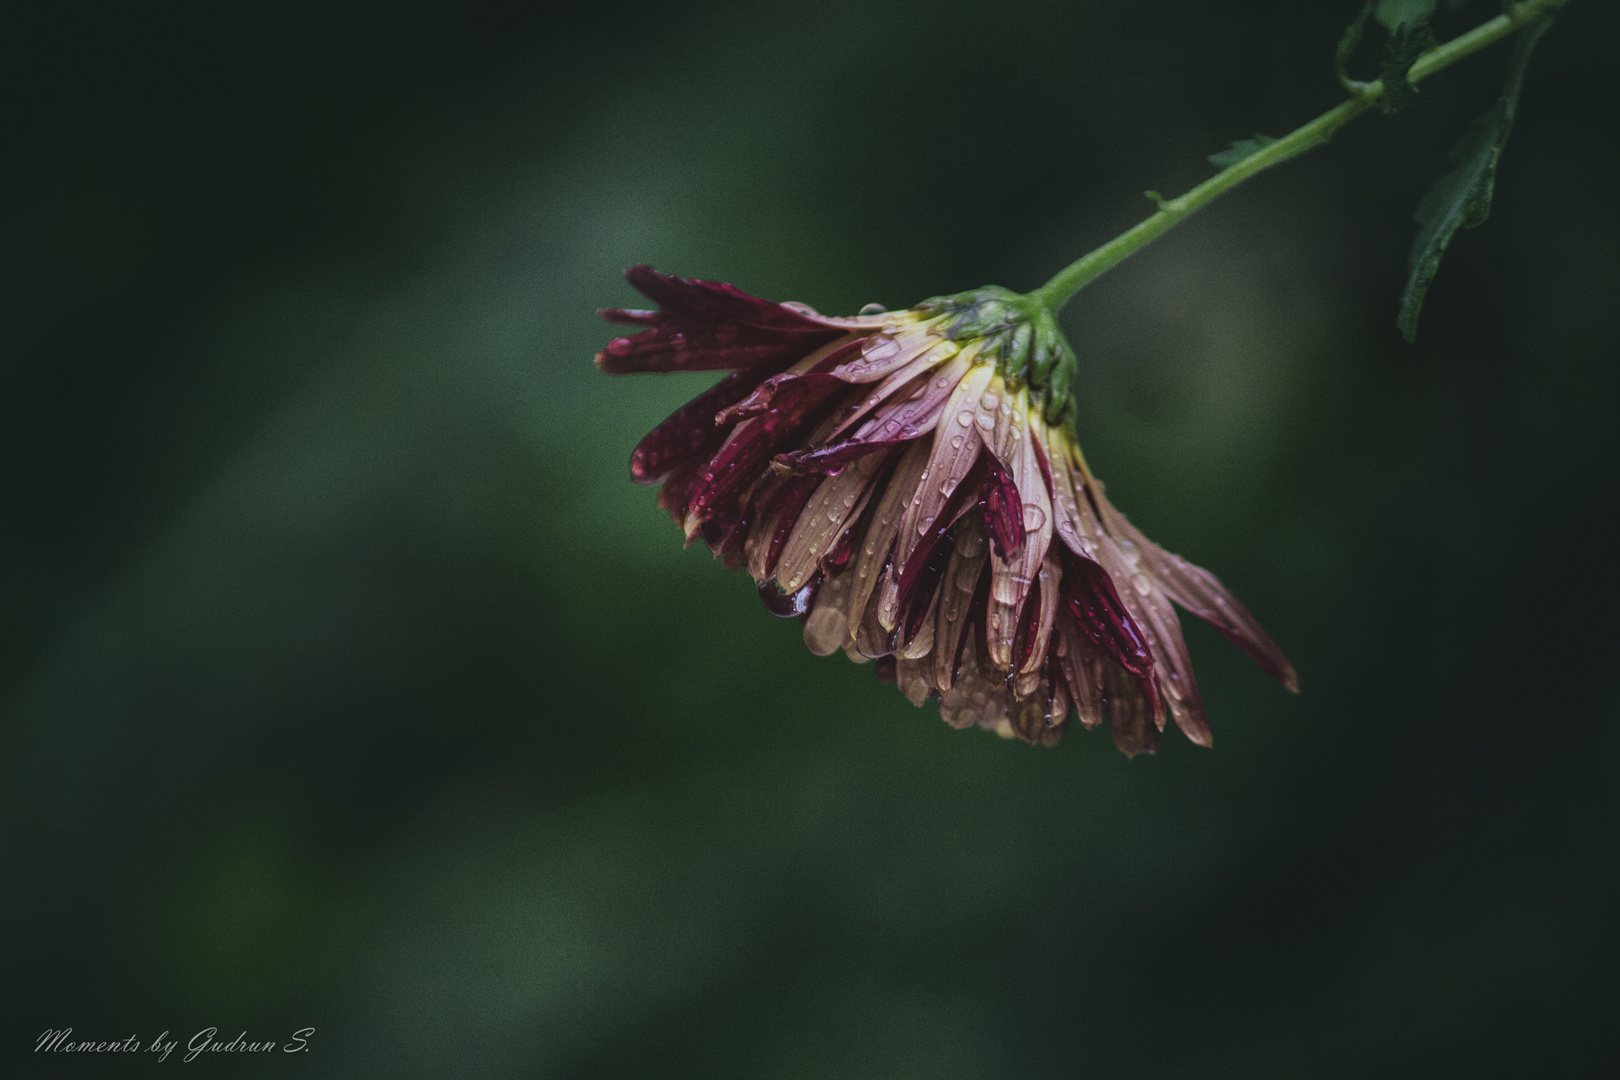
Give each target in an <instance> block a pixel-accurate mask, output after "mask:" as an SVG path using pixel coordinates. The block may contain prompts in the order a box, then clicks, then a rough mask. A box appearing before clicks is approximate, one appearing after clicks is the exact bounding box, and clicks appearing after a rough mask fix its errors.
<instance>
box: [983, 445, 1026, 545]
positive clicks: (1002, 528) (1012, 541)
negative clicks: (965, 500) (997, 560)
mask: <svg viewBox="0 0 1620 1080" xmlns="http://www.w3.org/2000/svg"><path fill="white" fill-rule="evenodd" d="M988 456H989V458H990V472H989V475H988V477H987V478H986V480H985V485H984V522H985V524H986V525H987V526H989V532H990V542H991V543H992V544H994V545H995V548H996V554H997V555H1000V556H1001V558H1002V561H1003V562H1012V561H1013V557H1014V555H1015V554H1016V553H1018V552H1019V550H1020V549H1021V548H1022V547H1023V545H1024V500H1023V498H1022V496H1020V495H1019V494H1018V484H1017V483H1016V482H1015V481H1014V480H1013V477H1012V473H1010V472H1008V471H1007V467H1006V466H1005V465H1003V464H1002V463H1001V462H999V461H997V460H996V458H995V455H994V454H991V455H988Z"/></svg>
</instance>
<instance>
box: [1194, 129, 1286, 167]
mask: <svg viewBox="0 0 1620 1080" xmlns="http://www.w3.org/2000/svg"><path fill="white" fill-rule="evenodd" d="M1276 141H1277V140H1276V139H1273V138H1272V137H1271V136H1270V135H1261V134H1260V133H1259V132H1255V136H1254V138H1252V139H1237V140H1235V141H1234V142H1233V143H1232V145H1231V146H1229V147H1227V148H1226V149H1225V150H1222V151H1221V152H1220V153H1218V154H1211V155H1209V163H1210V164H1211V165H1213V166H1215V167H1216V168H1217V169H1230V168H1231V167H1232V166H1233V165H1236V164H1237V163H1238V162H1240V161H1242V160H1243V159H1244V158H1248V157H1253V156H1254V155H1255V154H1258V153H1259V152H1260V151H1262V150H1264V149H1265V148H1266V147H1268V146H1270V145H1271V144H1272V143H1274V142H1276Z"/></svg>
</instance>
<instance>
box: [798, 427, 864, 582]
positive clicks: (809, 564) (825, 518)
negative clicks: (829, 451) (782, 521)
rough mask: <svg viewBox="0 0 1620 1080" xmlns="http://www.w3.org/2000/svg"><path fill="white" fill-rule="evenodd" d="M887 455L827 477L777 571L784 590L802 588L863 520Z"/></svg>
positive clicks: (802, 519)
mask: <svg viewBox="0 0 1620 1080" xmlns="http://www.w3.org/2000/svg"><path fill="white" fill-rule="evenodd" d="M886 453H887V451H882V450H880V451H878V452H876V453H874V454H870V455H868V456H867V457H866V458H864V459H862V460H861V461H859V462H856V465H855V468H853V469H845V470H843V471H842V472H840V473H838V475H836V476H829V477H827V478H826V479H825V480H823V481H822V482H821V484H820V485H819V486H818V487H817V488H816V491H815V494H814V495H812V496H811V497H810V500H809V501H808V502H807V503H805V505H804V511H803V513H801V514H800V515H799V520H798V523H797V524H796V525H795V526H794V527H793V532H792V535H790V536H789V538H788V542H787V546H786V547H784V548H783V549H782V556H781V560H780V562H778V564H777V567H776V576H777V578H778V579H779V580H780V581H781V584H782V588H784V589H796V588H798V587H799V585H800V583H801V582H803V581H804V580H805V579H807V578H808V577H809V575H810V574H811V572H812V571H814V570H815V568H816V564H817V563H818V562H820V561H821V560H822V559H823V558H825V557H826V556H827V555H828V554H830V553H831V552H832V549H833V544H834V543H835V542H836V541H837V539H838V537H839V536H840V535H842V533H843V531H844V529H845V528H846V527H847V526H848V525H849V524H850V523H851V522H853V521H855V520H856V519H857V518H859V517H860V515H861V511H862V510H864V509H866V500H867V498H868V497H869V496H870V495H871V493H872V478H873V475H874V474H875V473H876V472H877V471H878V470H879V469H880V468H881V467H882V464H883V458H884V456H885V455H886Z"/></svg>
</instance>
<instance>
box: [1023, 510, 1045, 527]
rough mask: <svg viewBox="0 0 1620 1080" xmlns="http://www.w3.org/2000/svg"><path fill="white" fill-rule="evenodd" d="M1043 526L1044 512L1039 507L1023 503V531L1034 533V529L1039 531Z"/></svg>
mask: <svg viewBox="0 0 1620 1080" xmlns="http://www.w3.org/2000/svg"><path fill="white" fill-rule="evenodd" d="M1045 524H1046V511H1044V510H1042V509H1041V508H1040V507H1038V506H1036V505H1035V504H1034V503H1025V504H1024V528H1025V530H1026V531H1028V532H1034V531H1035V530H1036V529H1039V528H1040V527H1041V526H1042V525H1045Z"/></svg>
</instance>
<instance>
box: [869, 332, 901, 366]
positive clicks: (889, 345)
mask: <svg viewBox="0 0 1620 1080" xmlns="http://www.w3.org/2000/svg"><path fill="white" fill-rule="evenodd" d="M899 352H900V343H899V342H898V341H896V340H894V339H893V338H883V337H880V338H872V339H871V340H870V341H868V342H867V343H866V347H865V348H864V349H862V350H861V355H862V356H863V357H865V359H866V361H867V363H877V362H878V361H881V360H889V359H892V358H893V357H894V356H896V355H897V354H898V353H899Z"/></svg>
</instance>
